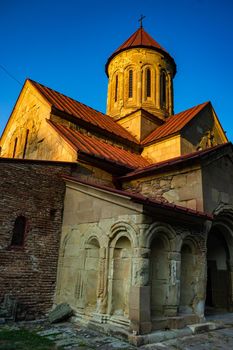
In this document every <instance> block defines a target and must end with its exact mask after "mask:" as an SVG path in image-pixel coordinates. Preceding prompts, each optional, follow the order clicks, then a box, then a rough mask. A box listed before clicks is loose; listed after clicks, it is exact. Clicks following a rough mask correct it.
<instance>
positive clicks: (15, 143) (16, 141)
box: [12, 137, 18, 158]
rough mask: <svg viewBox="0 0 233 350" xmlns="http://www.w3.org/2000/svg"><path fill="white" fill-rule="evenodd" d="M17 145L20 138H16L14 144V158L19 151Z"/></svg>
mask: <svg viewBox="0 0 233 350" xmlns="http://www.w3.org/2000/svg"><path fill="white" fill-rule="evenodd" d="M17 143H18V138H17V137H16V138H15V142H14V149H13V154H12V158H15V154H16V149H17Z"/></svg>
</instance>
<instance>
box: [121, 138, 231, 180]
mask: <svg viewBox="0 0 233 350" xmlns="http://www.w3.org/2000/svg"><path fill="white" fill-rule="evenodd" d="M228 146H231V147H232V144H231V142H227V143H224V144H221V145H217V146H214V147H211V148H207V149H205V150H202V151H197V152H193V153H189V154H185V155H183V156H180V157H176V158H172V159H168V160H165V161H162V162H159V163H155V164H151V165H149V166H147V167H144V168H143V169H138V170H135V171H132V172H130V173H128V174H126V175H124V176H121V177H119V178H118V180H120V181H126V180H132V179H134V178H139V177H143V176H150V175H152V174H154V173H155V172H157V171H158V172H160V171H165V170H167V169H170V168H171V167H173V166H179V165H180V166H184V165H186V163H188V162H192V163H193V162H194V161H195V160H198V159H200V158H202V157H205V156H208V155H210V154H212V153H214V152H216V151H219V150H220V149H223V148H225V147H228Z"/></svg>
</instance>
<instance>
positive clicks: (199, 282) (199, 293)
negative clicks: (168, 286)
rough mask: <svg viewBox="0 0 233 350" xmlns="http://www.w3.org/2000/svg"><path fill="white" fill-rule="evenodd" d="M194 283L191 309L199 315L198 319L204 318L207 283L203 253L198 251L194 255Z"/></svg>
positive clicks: (205, 262)
mask: <svg viewBox="0 0 233 350" xmlns="http://www.w3.org/2000/svg"><path fill="white" fill-rule="evenodd" d="M195 259H196V261H195V266H196V271H193V273H195V274H196V284H195V286H194V292H195V298H194V300H193V311H194V313H195V315H197V316H198V317H199V320H200V321H202V320H203V319H204V313H205V299H206V284H207V261H206V255H205V253H203V252H202V253H200V254H197V255H196V256H195Z"/></svg>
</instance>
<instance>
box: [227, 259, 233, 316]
mask: <svg viewBox="0 0 233 350" xmlns="http://www.w3.org/2000/svg"><path fill="white" fill-rule="evenodd" d="M227 267H228V271H229V311H231V312H232V311H233V260H231V259H230V260H228V261H227Z"/></svg>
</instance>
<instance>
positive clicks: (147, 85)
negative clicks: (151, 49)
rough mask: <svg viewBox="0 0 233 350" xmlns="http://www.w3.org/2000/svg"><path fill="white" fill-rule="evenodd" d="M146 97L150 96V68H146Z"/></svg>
mask: <svg viewBox="0 0 233 350" xmlns="http://www.w3.org/2000/svg"><path fill="white" fill-rule="evenodd" d="M146 97H151V70H150V69H149V68H147V70H146Z"/></svg>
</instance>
